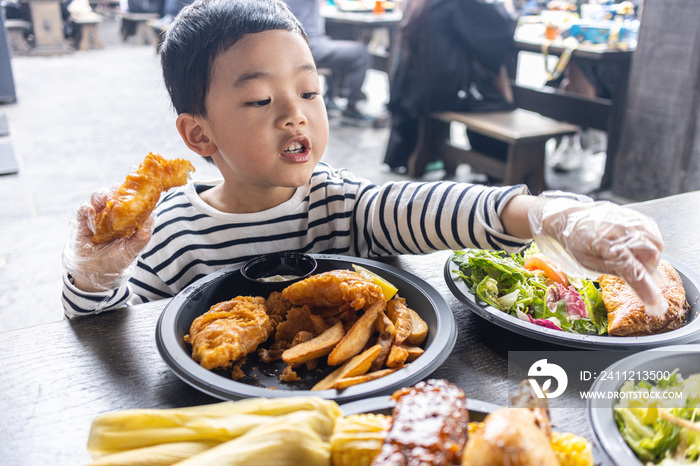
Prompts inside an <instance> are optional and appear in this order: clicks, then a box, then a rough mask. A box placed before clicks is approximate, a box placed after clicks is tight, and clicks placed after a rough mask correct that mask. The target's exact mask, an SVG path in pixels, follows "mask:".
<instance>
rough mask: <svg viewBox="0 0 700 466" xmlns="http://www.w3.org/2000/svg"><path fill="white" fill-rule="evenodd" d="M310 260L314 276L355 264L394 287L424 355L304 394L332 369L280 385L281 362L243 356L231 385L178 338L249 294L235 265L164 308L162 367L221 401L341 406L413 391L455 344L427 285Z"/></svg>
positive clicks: (379, 266) (377, 268) (388, 269)
mask: <svg viewBox="0 0 700 466" xmlns="http://www.w3.org/2000/svg"><path fill="white" fill-rule="evenodd" d="M312 256H313V257H314V258H315V259H316V260H317V261H318V268H317V269H316V273H321V272H325V271H329V270H335V269H352V264H357V265H359V266H362V267H365V268H366V269H369V270H371V271H373V272H375V273H377V274H379V275H381V276H382V277H384V278H385V279H386V280H388V281H389V282H391V283H392V284H393V285H394V286H396V287H397V288H398V289H399V294H400V295H401V296H402V297H403V298H405V299H406V303H407V304H408V306H409V307H410V308H412V309H414V310H415V311H416V312H417V313H418V314H419V315H420V316H421V317H422V318H423V320H425V322H426V323H427V324H428V327H429V332H428V337H427V339H426V341H425V342H424V344H423V349H424V350H425V353H423V355H421V356H420V357H419V358H418V359H416V360H415V361H414V362H412V363H411V364H410V365H409V366H408V367H406V368H404V369H401V370H399V371H396V372H395V373H393V374H390V375H388V376H386V377H382V378H381V379H377V380H374V381H372V382H367V383H364V384H360V385H355V386H352V387H348V388H346V389H344V390H335V389H333V390H322V391H310V388H311V387H313V386H314V385H315V384H316V382H318V381H319V380H321V379H322V378H323V377H325V375H326V374H327V373H328V372H330V371H331V370H332V369H333V368H326V369H325V371H321V372H316V371H311V372H308V373H304V371H305V370H299V375H300V376H301V377H302V380H301V381H299V382H293V383H286V382H282V381H281V380H279V378H278V375H279V374H280V373H281V372H282V370H283V369H284V367H285V366H286V364H284V363H283V362H281V361H278V362H274V363H270V364H264V363H262V362H261V361H260V360H259V359H258V357H257V354H255V353H252V354H250V355H249V356H248V361H247V363H246V365H244V366H243V371H244V372H245V373H246V374H247V376H246V377H244V378H242V379H239V380H237V381H236V380H232V379H231V378H230V376H229V374H225V373H217V372H212V371H209V370H207V369H204V368H203V367H201V366H200V365H199V364H198V363H197V362H195V361H194V360H193V359H192V357H191V353H190V348H189V345H187V344H186V343H185V341H184V337H185V335H186V334H187V333H189V330H190V326H191V325H192V321H193V320H194V319H195V318H197V317H198V316H200V315H201V314H203V313H205V312H206V311H208V310H209V308H210V307H211V306H212V305H213V304H216V303H219V302H221V301H226V300H229V299H232V298H234V297H236V296H239V295H244V296H245V295H249V294H250V292H249V289H248V287H249V285H248V283H247V282H246V280H245V279H243V276H242V275H241V273H240V267H241V264H236V265H233V266H231V267H228V268H225V269H222V270H220V271H218V272H215V273H213V274H210V275H208V276H206V277H204V278H202V279H200V280H198V281H197V282H195V283H193V284H192V285H190V286H188V287H187V288H185V289H184V290H182V291H181V292H180V293H178V294H177V295H176V296H175V297H174V298H173V299H172V300H171V301H170V303H168V305H167V306H166V307H165V309H164V310H163V313H162V314H161V316H160V318H159V319H158V324H157V326H156V344H157V346H158V351H159V352H160V354H161V356H162V357H163V359H164V360H165V362H166V364H168V366H170V368H171V369H172V370H173V371H174V372H175V374H176V375H177V376H178V377H180V378H181V379H182V380H183V381H185V382H186V383H188V384H190V385H192V386H193V387H195V388H197V389H199V390H201V391H202V392H204V393H207V394H209V395H211V396H214V397H216V398H220V399H223V400H236V399H240V398H249V397H286V396H299V395H306V396H308V395H316V396H320V397H322V398H326V399H332V400H336V401H338V402H341V401H351V400H355V399H358V398H366V397H370V396H376V395H382V394H391V393H393V392H394V391H395V390H396V389H398V388H401V387H406V386H410V385H413V384H415V383H417V382H418V381H420V380H422V379H423V378H425V377H427V376H428V375H430V374H431V373H432V372H433V371H434V370H435V369H437V368H438V367H439V366H440V365H441V364H442V363H443V362H444V361H445V359H446V358H447V356H448V355H449V354H450V352H451V351H452V348H453V347H454V344H455V341H456V339H457V326H456V323H455V319H454V315H453V314H452V310H451V309H450V307H449V305H448V304H447V302H446V301H445V299H444V298H443V297H442V296H441V295H440V294H439V293H438V292H437V290H435V289H434V288H433V287H432V286H430V285H429V284H428V283H427V282H425V281H423V280H421V279H420V278H418V277H416V276H414V275H412V274H410V273H408V272H405V271H403V270H401V269H398V268H396V267H394V266H391V265H388V264H383V263H381V262H377V261H373V260H369V259H362V258H356V257H349V256H336V255H320V254H312Z"/></svg>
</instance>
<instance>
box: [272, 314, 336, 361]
mask: <svg viewBox="0 0 700 466" xmlns="http://www.w3.org/2000/svg"><path fill="white" fill-rule="evenodd" d="M344 335H345V332H344V331H343V323H342V322H338V323H337V324H335V325H334V326H332V327H331V328H329V329H328V330H326V331H325V332H323V333H321V334H320V335H319V336H317V337H315V338H312V339H310V340H307V341H305V342H303V343H299V344H298V345H296V346H292V347H291V348H289V349H288V350H285V351H284V353H282V360H283V361H284V362H286V363H287V364H299V363H302V362H307V361H311V360H312V359H316V358H320V357H321V356H325V355H327V354H328V353H330V352H331V351H332V350H333V348H335V347H336V345H337V344H338V342H340V340H341V339H342V338H343V336H344Z"/></svg>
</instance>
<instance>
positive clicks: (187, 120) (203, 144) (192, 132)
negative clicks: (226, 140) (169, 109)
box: [175, 113, 218, 157]
mask: <svg viewBox="0 0 700 466" xmlns="http://www.w3.org/2000/svg"><path fill="white" fill-rule="evenodd" d="M175 126H177V131H178V132H179V133H180V137H182V140H183V141H185V144H186V145H187V147H189V148H190V149H192V150H193V151H194V152H196V153H197V154H199V155H201V156H202V157H209V156H211V155H212V154H214V153H215V152H216V151H217V150H218V148H217V147H216V145H215V144H214V142H213V141H212V140H211V139H209V136H207V134H206V131H205V127H204V126H203V125H202V121H201V118H200V117H196V116H194V115H192V114H191V113H181V114H180V115H178V117H177V120H176V121H175Z"/></svg>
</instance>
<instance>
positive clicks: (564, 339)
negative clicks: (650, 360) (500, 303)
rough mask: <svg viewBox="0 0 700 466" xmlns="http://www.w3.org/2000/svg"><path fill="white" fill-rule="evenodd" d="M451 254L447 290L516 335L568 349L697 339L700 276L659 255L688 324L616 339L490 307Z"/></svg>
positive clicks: (618, 347) (645, 345) (628, 346)
mask: <svg viewBox="0 0 700 466" xmlns="http://www.w3.org/2000/svg"><path fill="white" fill-rule="evenodd" d="M453 257H454V255H451V256H450V257H449V258H448V259H447V262H446V263H445V270H444V272H445V281H446V282H447V286H448V287H449V288H450V291H452V293H453V294H454V295H455V297H457V299H459V300H460V301H461V302H462V303H464V304H465V305H466V306H467V308H469V310H471V311H473V312H475V313H476V314H477V315H479V316H481V317H483V318H484V319H486V320H488V321H489V322H492V323H494V324H496V325H498V326H500V327H503V328H506V329H508V330H511V331H513V332H515V333H519V334H521V335H524V336H526V337H530V338H534V339H536V340H541V341H545V342H548V343H554V344H558V345H564V346H571V347H574V348H581V349H591V350H603V349H609V350H619V351H624V350H641V349H648V348H655V347H659V346H667V345H680V344H685V343H692V342H695V341H698V340H700V318H698V315H699V314H700V302H699V301H700V275H698V274H697V273H696V272H695V271H694V270H693V269H691V268H690V267H688V266H687V265H684V264H682V263H680V262H678V261H677V260H675V259H672V258H670V257H668V256H665V255H662V256H661V257H663V258H664V259H665V260H667V261H668V262H669V263H670V264H671V265H672V266H673V267H675V269H676V270H677V271H678V274H679V275H680V277H681V280H682V281H683V287H684V288H685V294H686V299H687V300H688V303H689V304H690V312H689V313H688V323H687V324H686V325H685V326H683V327H681V328H679V329H677V330H672V331H670V332H665V333H659V334H656V335H647V336H639V337H616V336H610V335H582V334H578V333H571V332H564V331H561V330H554V329H549V328H545V327H542V326H539V325H535V324H533V323H530V322H525V321H523V320H520V319H518V318H517V317H514V316H511V315H510V314H508V313H506V312H504V311H501V310H499V309H496V308H495V307H493V306H489V305H488V304H486V303H484V302H483V301H481V300H479V299H478V298H477V297H476V296H475V295H473V294H472V293H471V292H470V291H469V288H468V287H467V284H466V283H465V282H464V280H462V279H461V278H460V276H459V275H457V274H456V273H454V272H453V270H457V269H458V268H459V267H458V265H457V264H455V263H454V262H452V258H453Z"/></svg>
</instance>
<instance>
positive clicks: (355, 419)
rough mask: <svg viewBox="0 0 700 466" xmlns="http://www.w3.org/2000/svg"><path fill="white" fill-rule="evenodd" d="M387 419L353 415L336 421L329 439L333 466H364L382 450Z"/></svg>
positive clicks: (389, 422)
mask: <svg viewBox="0 0 700 466" xmlns="http://www.w3.org/2000/svg"><path fill="white" fill-rule="evenodd" d="M390 426H391V416H383V415H378V414H357V415H353V416H348V417H346V418H344V419H338V420H337V421H336V423H335V429H334V430H333V435H332V436H331V464H332V465H333V466H365V465H369V464H371V463H372V460H373V459H374V457H375V456H377V454H378V453H379V452H380V450H381V449H382V444H383V443H384V438H385V437H386V433H387V431H388V430H389V427H390Z"/></svg>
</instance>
